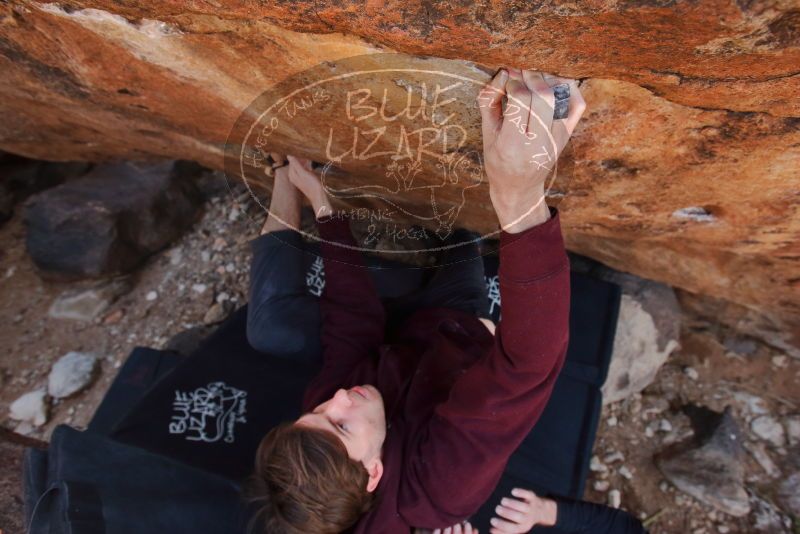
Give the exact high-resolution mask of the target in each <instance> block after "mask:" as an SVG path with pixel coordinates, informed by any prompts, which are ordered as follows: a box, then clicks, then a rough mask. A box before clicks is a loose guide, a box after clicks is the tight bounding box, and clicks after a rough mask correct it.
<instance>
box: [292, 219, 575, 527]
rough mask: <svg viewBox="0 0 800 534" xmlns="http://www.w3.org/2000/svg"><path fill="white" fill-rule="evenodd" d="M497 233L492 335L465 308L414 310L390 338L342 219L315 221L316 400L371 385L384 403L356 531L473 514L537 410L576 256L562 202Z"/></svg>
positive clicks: (557, 347)
mask: <svg viewBox="0 0 800 534" xmlns="http://www.w3.org/2000/svg"><path fill="white" fill-rule="evenodd" d="M551 214H552V215H553V216H552V217H551V218H550V219H549V220H548V221H547V222H545V223H543V224H540V225H538V226H535V227H533V228H530V229H528V230H526V231H524V232H521V233H518V234H508V233H505V232H503V233H502V234H501V237H500V245H501V248H500V271H499V282H500V296H501V301H502V303H503V318H502V320H501V321H500V323H499V324H498V326H497V330H496V333H495V335H494V336H492V334H490V333H489V331H488V329H487V328H486V326H485V325H483V323H481V322H480V321H479V320H478V318H477V317H475V316H473V315H470V314H468V313H465V312H462V311H459V310H453V309H447V308H431V309H424V310H419V311H417V312H415V313H414V314H413V315H412V316H410V317H409V318H408V319H407V320H406V321H405V322H404V323H403V324H402V325H401V327H400V328H398V329H397V330H395V331H394V332H392V333H391V334H390V335H389V337H385V332H384V330H385V313H384V309H383V306H382V304H381V302H380V300H379V298H378V294H377V292H376V290H375V288H374V286H373V283H372V280H371V278H370V276H369V273H367V271H366V269H365V268H364V267H363V263H362V259H361V256H360V253H359V252H358V251H357V250H355V249H353V248H346V247H342V246H339V245H335V244H333V243H332V242H336V243H340V244H344V245H349V246H351V247H355V241H354V240H353V237H352V234H351V233H350V228H349V224H348V222H347V221H346V220H337V219H331V218H330V217H328V218H326V219H323V220H321V221H320V222H319V224H318V227H319V230H320V235H321V237H322V238H323V240H324V241H323V243H322V245H321V249H322V255H323V259H324V264H325V289H324V291H323V294H322V300H321V307H322V316H323V326H322V343H323V360H324V363H323V368H322V371H321V372H320V374H319V375H318V376H317V377H316V378H315V379H314V381H313V382H312V383H311V385H310V386H309V388H308V390H307V391H306V396H305V399H304V408H305V409H306V410H311V409H313V408H314V407H315V406H317V405H318V404H320V403H321V402H324V401H325V400H327V399H329V398H330V397H331V396H332V395H333V394H334V393H335V392H336V390H337V389H339V388H349V387H352V386H354V385H359V384H373V385H375V386H376V387H377V388H378V390H379V391H380V392H381V394H382V395H383V398H384V403H385V407H386V421H387V426H388V430H387V434H386V441H385V443H384V448H383V463H384V473H383V478H382V479H381V481H380V483H379V485H378V488H377V490H376V503H375V506H374V507H373V508H372V510H371V511H370V512H368V513H367V514H366V515H365V516H364V517H363V518H362V519H361V520H360V521H359V523H358V524H357V526H356V527H355V529H354V532H356V533H357V534H383V533H386V534H400V533H402V534H407V533H408V532H409V530H410V528H411V527H425V528H442V527H447V526H450V525H453V524H455V523H458V522H460V521H463V520H465V519H467V518H468V517H469V516H470V515H472V514H473V513H475V512H476V511H477V510H478V508H480V506H481V505H482V504H483V503H484V502H485V500H486V499H487V498H488V497H489V495H490V494H491V492H492V490H493V489H494V487H495V486H496V484H497V482H498V480H499V479H500V476H501V474H502V472H503V469H504V468H505V465H506V462H507V461H508V458H509V457H510V456H511V453H512V452H513V451H514V450H515V449H516V448H517V447H518V446H519V444H520V443H521V441H522V440H523V438H524V437H525V436H526V435H527V434H528V432H530V430H531V428H532V427H533V425H534V424H535V423H536V421H537V419H538V418H539V416H540V414H541V413H542V410H543V409H544V406H545V404H546V403H547V400H548V398H549V397H550V393H551V391H552V389H553V385H554V383H555V380H556V377H557V375H558V373H559V371H560V370H561V367H562V365H563V362H564V356H565V354H566V349H567V339H568V327H569V263H568V260H567V255H566V252H565V249H564V243H563V240H562V236H561V227H560V224H559V217H558V214H557V212H556V211H555V210H552V209H551Z"/></svg>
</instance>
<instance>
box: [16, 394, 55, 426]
mask: <svg viewBox="0 0 800 534" xmlns="http://www.w3.org/2000/svg"><path fill="white" fill-rule="evenodd" d="M9 415H10V416H11V419H14V420H16V421H23V422H28V423H31V424H33V425H34V426H42V425H43V424H45V423H46V422H47V393H46V392H45V391H44V390H43V389H37V390H36V391H30V392H28V393H26V394H24V395H22V396H21V397H19V398H18V399H17V400H15V401H14V402H13V403H11V407H10V408H9Z"/></svg>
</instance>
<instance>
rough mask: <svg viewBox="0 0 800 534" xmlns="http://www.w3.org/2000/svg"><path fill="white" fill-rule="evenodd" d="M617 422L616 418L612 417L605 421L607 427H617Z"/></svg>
mask: <svg viewBox="0 0 800 534" xmlns="http://www.w3.org/2000/svg"><path fill="white" fill-rule="evenodd" d="M618 422H619V421H617V418H616V417H614V416H613V415H612V416H611V417H609V418H608V419H607V420H606V423H608V426H617V423H618Z"/></svg>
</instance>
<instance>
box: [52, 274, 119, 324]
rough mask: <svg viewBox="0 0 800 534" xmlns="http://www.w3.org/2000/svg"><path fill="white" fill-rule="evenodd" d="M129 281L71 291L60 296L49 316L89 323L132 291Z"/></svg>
mask: <svg viewBox="0 0 800 534" xmlns="http://www.w3.org/2000/svg"><path fill="white" fill-rule="evenodd" d="M130 288H131V285H130V282H129V281H128V280H127V279H124V278H121V279H117V280H112V281H110V282H103V283H100V284H94V285H93V286H91V287H86V288H83V289H70V290H67V291H64V292H63V293H61V295H59V296H58V297H57V298H56V299H55V300H54V301H53V304H52V305H51V306H50V309H49V310H48V312H47V314H48V315H49V316H50V317H52V318H54V319H70V320H73V321H83V322H89V321H92V320H94V319H95V317H97V316H99V315H100V314H101V313H103V312H104V311H105V310H106V309H108V307H109V306H111V304H113V303H114V301H115V300H117V298H119V297H120V296H121V295H123V294H124V293H127V292H128V291H130Z"/></svg>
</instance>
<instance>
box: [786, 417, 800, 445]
mask: <svg viewBox="0 0 800 534" xmlns="http://www.w3.org/2000/svg"><path fill="white" fill-rule="evenodd" d="M784 423H785V424H786V433H787V434H788V437H789V445H791V446H792V447H794V446H795V445H798V444H800V415H791V416H789V417H787V418H786V419H784Z"/></svg>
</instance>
